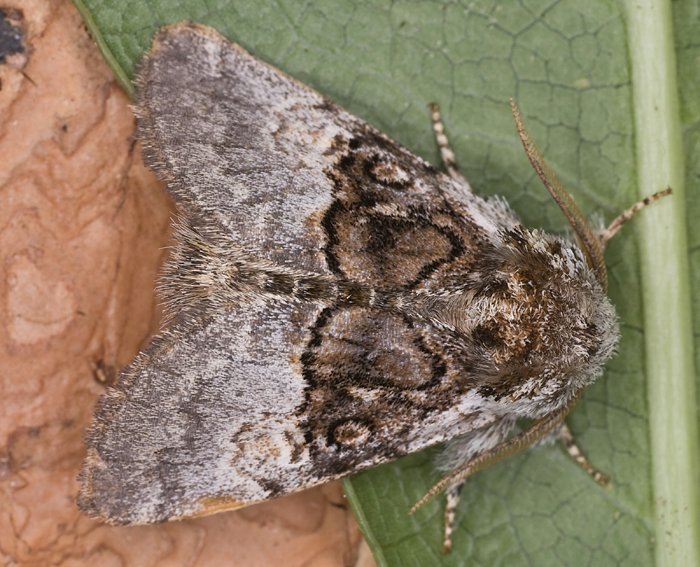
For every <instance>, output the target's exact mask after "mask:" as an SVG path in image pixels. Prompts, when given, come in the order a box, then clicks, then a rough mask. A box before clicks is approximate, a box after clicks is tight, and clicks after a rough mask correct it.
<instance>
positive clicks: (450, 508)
mask: <svg viewBox="0 0 700 567" xmlns="http://www.w3.org/2000/svg"><path fill="white" fill-rule="evenodd" d="M463 486H464V482H460V483H459V484H455V485H454V486H450V487H449V488H448V489H447V490H446V491H445V496H446V500H447V502H446V503H445V520H444V522H443V529H444V531H443V536H442V552H443V553H449V552H450V551H452V532H453V531H454V527H455V518H456V515H457V506H459V499H460V496H461V495H462V487H463Z"/></svg>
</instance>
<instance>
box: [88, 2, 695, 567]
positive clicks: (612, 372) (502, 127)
mask: <svg viewBox="0 0 700 567" xmlns="http://www.w3.org/2000/svg"><path fill="white" fill-rule="evenodd" d="M76 5H77V6H78V8H79V9H80V10H81V12H82V13H83V15H84V17H85V20H86V23H87V24H88V26H89V27H90V30H91V31H92V33H93V35H94V37H95V38H96V40H97V42H98V44H99V45H100V47H101V48H102V50H103V52H104V53H105V56H106V58H107V60H108V61H109V62H110V64H111V65H112V66H113V68H114V70H115V73H116V75H117V77H118V78H119V79H120V80H121V81H122V82H123V83H124V85H125V87H126V88H127V89H130V83H129V80H130V78H131V77H133V73H134V68H135V65H136V63H137V61H138V59H139V58H140V57H141V55H142V54H143V53H144V51H145V50H146V49H147V47H148V45H149V42H150V37H151V35H152V33H153V32H154V31H155V30H156V29H157V28H158V27H159V26H161V25H163V24H166V23H170V22H174V21H178V20H182V19H189V20H195V21H200V22H203V23H207V24H210V25H213V26H215V27H217V28H218V29H219V30H220V31H221V32H223V33H224V34H226V35H227V36H229V37H230V38H232V39H234V40H236V41H238V42H239V43H241V44H242V45H244V46H245V47H246V48H248V49H249V50H250V51H252V52H253V53H255V54H256V55H258V56H260V57H262V58H263V59H265V60H267V61H270V62H272V63H274V64H275V65H277V66H278V67H280V68H282V69H284V70H285V71H287V72H288V73H290V74H291V75H293V76H295V77H297V78H298V79H300V80H302V81H303V82H306V83H308V84H310V85H311V86H313V87H314V88H316V89H318V90H319V91H321V92H322V93H324V94H325V95H327V96H329V97H330V98H332V99H333V100H335V101H337V102H338V103H340V104H341V105H343V106H345V107H346V108H347V109H348V110H350V111H351V112H354V113H355V114H357V115H358V116H361V117H363V118H364V119H366V120H368V121H369V122H371V123H373V124H374V125H376V126H377V127H378V128H380V129H381V130H383V131H385V132H387V133H388V134H390V135H391V136H393V137H394V138H396V139H397V140H399V141H400V142H402V143H403V144H405V145H406V146H408V147H409V148H411V149H412V150H414V151H415V152H417V153H418V154H421V155H423V156H424V157H426V158H428V159H430V160H431V161H432V162H433V163H436V164H437V163H439V156H438V152H437V149H436V147H435V143H434V140H433V136H432V132H431V127H430V123H429V118H428V113H427V110H426V105H427V104H428V103H429V102H431V101H436V102H438V103H439V104H440V105H441V109H442V113H443V118H444V121H445V123H446V127H447V130H448V134H449V135H450V139H451V142H452V145H453V147H454V149H455V151H456V154H457V157H458V160H459V162H460V165H461V167H462V170H463V171H464V173H465V176H466V177H467V178H468V179H469V180H470V182H471V184H472V186H473V187H474V188H475V190H476V191H477V192H479V193H481V194H485V195H491V194H498V195H503V196H505V197H507V198H508V200H509V202H510V203H511V205H512V206H513V207H514V208H515V209H516V210H517V211H518V213H519V214H520V215H521V218H522V220H523V222H524V223H525V224H527V225H529V226H540V227H543V228H546V229H548V230H553V231H560V230H563V229H564V228H565V221H564V219H563V217H562V216H561V214H560V213H559V211H558V209H557V207H556V206H555V205H554V204H553V203H552V202H551V200H550V198H549V197H548V195H547V193H546V191H545V190H544V189H543V188H542V187H541V185H540V184H539V182H538V181H537V179H536V178H535V176H534V174H533V173H532V171H531V169H530V168H529V165H528V163H527V160H526V158H525V156H524V155H523V152H522V150H521V148H520V144H519V142H518V141H517V138H516V135H515V131H514V127H513V124H512V119H511V117H510V113H509V109H508V104H507V99H508V97H509V96H515V98H516V99H517V101H518V103H519V105H520V108H521V110H522V111H523V114H524V118H525V120H526V124H527V125H528V127H529V129H530V132H531V134H532V136H533V138H534V139H535V140H536V141H537V143H538V145H539V147H540V149H541V150H542V152H543V154H544V155H545V156H546V157H547V159H548V160H549V161H550V163H551V164H552V166H553V167H554V169H555V170H556V171H557V173H558V174H559V176H560V177H561V179H562V181H563V182H564V183H565V184H566V185H567V186H568V188H569V189H570V190H571V192H572V193H573V195H574V196H575V198H576V199H577V201H578V202H579V205H580V206H581V208H582V210H583V211H585V212H586V213H596V214H598V215H602V216H603V217H605V219H606V220H607V221H610V220H611V219H612V218H613V217H614V216H615V215H616V214H617V213H618V212H620V211H621V210H622V209H623V208H625V207H626V206H628V205H629V204H631V203H632V202H634V201H636V200H637V199H638V198H639V197H640V196H643V195H646V194H648V193H651V192H653V191H656V190H660V189H663V188H664V187H665V186H666V185H672V186H673V188H674V195H673V197H671V198H670V199H666V200H665V202H661V203H658V204H656V205H654V207H652V208H650V209H648V210H646V211H644V212H643V213H642V214H641V215H640V218H638V219H635V220H634V221H633V223H632V226H631V227H626V228H625V229H624V230H623V231H622V233H621V234H620V235H619V236H617V237H616V238H615V239H614V240H613V241H612V243H611V245H610V247H609V249H608V251H607V254H606V258H607V262H608V266H609V270H610V295H611V298H612V300H613V302H614V303H615V305H616V306H617V309H618V313H619V314H620V319H621V328H622V334H623V338H622V342H621V345H620V352H619V354H618V356H617V357H615V358H614V359H613V360H612V361H611V362H610V364H609V365H608V368H607V371H606V373H605V376H604V377H603V378H601V379H600V380H599V381H598V382H597V383H596V384H595V385H594V386H592V387H591V388H590V389H589V390H588V391H587V392H586V394H585V396H584V400H583V401H582V402H581V403H580V404H579V405H578V407H577V408H576V410H575V411H574V413H573V414H572V416H571V417H570V419H569V424H570V426H571V428H572V429H573V431H574V433H575V434H576V436H577V440H578V442H579V444H580V446H581V447H582V448H583V449H584V451H585V452H586V453H587V454H588V456H589V457H590V458H591V460H592V461H593V462H594V463H595V464H596V465H597V466H599V467H600V468H601V469H603V470H604V471H605V472H607V473H608V474H610V476H611V477H612V484H611V486H610V487H609V488H607V489H602V488H600V487H598V486H597V485H596V484H594V483H593V481H592V480H591V479H590V478H588V477H587V476H586V475H585V473H583V472H582V471H581V470H580V469H579V468H578V467H577V466H576V465H575V464H574V463H573V462H571V460H570V459H569V458H568V456H567V455H566V454H565V453H564V451H562V449H561V448H560V447H558V446H556V445H553V446H552V445H550V446H542V447H536V448H533V449H531V450H529V451H527V452H526V453H524V454H521V455H518V456H516V457H513V458H511V459H508V460H507V461H504V462H501V463H499V464H497V465H495V466H493V467H491V468H490V469H488V470H486V471H483V472H480V473H478V474H476V475H475V476H474V477H473V478H471V479H470V480H469V481H468V483H467V485H466V487H465V490H464V492H463V497H462V505H461V507H460V511H459V526H458V529H457V532H456V533H455V536H454V537H455V549H454V551H453V553H452V554H451V555H450V556H447V557H445V556H443V555H442V554H441V552H440V544H441V529H442V510H443V503H442V502H440V501H439V500H437V501H435V502H432V503H430V504H429V505H427V506H426V507H425V508H423V509H421V510H419V511H418V512H417V513H416V514H415V515H414V516H409V515H408V514H407V511H408V509H409V508H410V507H411V505H412V504H413V503H414V502H415V501H416V500H417V499H418V498H419V497H420V496H421V495H422V494H423V493H424V492H425V491H426V490H427V489H428V488H429V486H430V485H431V484H432V483H433V482H434V481H435V480H436V479H437V478H438V476H439V475H438V473H437V472H436V471H435V470H434V469H433V466H432V461H431V458H432V457H433V456H434V455H435V453H436V450H431V451H428V452H426V453H422V454H418V455H412V456H410V457H408V458H406V459H403V460H401V461H400V462H398V463H393V464H388V465H384V466H381V467H379V468H377V469H374V470H371V471H367V472H365V473H362V474H359V475H357V476H355V477H353V478H352V479H350V480H348V481H347V482H346V489H347V493H348V497H349V499H350V502H351V504H352V507H353V509H354V510H355V512H356V515H357V517H358V520H359V522H360V525H361V527H362V529H363V531H364V533H365V536H366V538H367V540H368V541H369V543H370V545H371V547H372V549H373V551H374V553H375V558H376V560H377V563H378V564H379V565H391V566H393V565H401V566H410V565H421V566H422V565H435V564H438V563H444V564H445V565H467V564H468V565H509V566H515V565H538V566H546V565H589V564H590V565H593V564H595V565H635V566H639V565H652V564H657V565H663V566H672V565H674V566H675V565H698V564H700V551H699V550H698V545H699V542H700V520H699V514H700V511H699V510H700V500H699V498H698V448H699V446H700V444H699V442H698V427H697V425H698V424H697V415H696V413H695V402H696V396H695V381H696V378H695V370H694V363H695V360H694V357H695V356H696V355H695V354H694V351H693V347H694V343H695V339H694V338H693V334H692V332H693V331H692V327H691V325H692V322H691V316H692V315H694V321H695V337H697V336H699V335H700V327H699V325H700V301H698V294H694V295H691V293H692V291H693V287H691V281H695V282H697V281H700V253H699V251H700V228H696V227H695V226H693V223H692V222H691V223H688V224H689V229H688V230H686V218H687V219H691V220H692V219H694V218H698V216H699V215H698V213H700V192H698V189H699V188H700V160H698V159H695V156H697V155H698V148H700V127H699V119H700V98H698V96H697V93H698V92H700V73H699V72H698V71H699V67H700V64H699V61H700V43H699V42H698V40H697V38H698V37H700V18H699V14H700V7H699V5H698V0H677V1H675V2H673V3H672V5H670V4H669V3H665V2H661V1H652V0H620V1H618V2H615V1H612V0H587V2H585V3H583V2H576V1H574V0H558V1H557V0H520V1H517V2H516V1H512V2H498V1H496V0H474V1H470V2H463V3H458V2H437V1H432V2H429V1H419V0H414V1H405V0H395V1H390V0H384V1H382V0H365V1H364V2H357V3H355V2H332V1H330V0H320V1H317V2H303V3H302V2H294V1H293V0H255V1H253V0H236V1H234V0H209V1H206V2H203V1H202V0H180V1H179V2H177V3H176V2H165V1H162V0H161V1H156V0H151V1H144V0H130V1H128V2H124V1H123V0H79V1H78V0H76ZM672 24H673V26H672ZM674 27H675V31H674ZM676 69H677V71H676ZM679 101H680V106H679ZM684 153H685V164H687V165H684ZM693 213H695V214H693ZM689 270H690V271H689ZM691 277H692V279H691ZM694 299H695V301H693V300H694ZM698 362H700V361H698ZM416 427H420V424H416Z"/></svg>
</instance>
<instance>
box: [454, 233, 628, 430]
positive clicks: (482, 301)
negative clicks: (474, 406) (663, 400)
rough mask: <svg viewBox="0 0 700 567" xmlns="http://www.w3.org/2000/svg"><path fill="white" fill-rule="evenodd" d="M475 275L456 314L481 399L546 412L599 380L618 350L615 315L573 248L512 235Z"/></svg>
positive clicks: (541, 236) (536, 236)
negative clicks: (520, 402)
mask: <svg viewBox="0 0 700 567" xmlns="http://www.w3.org/2000/svg"><path fill="white" fill-rule="evenodd" d="M475 272H476V276H475V277H474V280H473V281H472V283H471V284H470V289H469V292H468V294H466V295H465V297H468V298H469V299H468V300H465V302H464V303H463V305H462V306H461V307H462V309H461V310H459V311H458V310H456V309H455V310H454V311H453V313H454V314H457V313H459V315H455V316H457V317H458V318H459V321H458V323H457V325H455V327H457V329H458V331H459V333H460V334H461V335H462V340H463V341H464V344H465V345H466V346H465V348H466V349H468V351H469V354H470V359H471V360H476V361H479V362H478V367H477V368H475V369H474V372H475V375H477V374H478V377H479V378H478V388H479V390H480V393H481V394H482V395H484V396H488V397H491V398H493V399H494V400H496V401H500V400H507V401H508V402H509V403H512V402H513V401H515V400H524V401H526V402H527V403H531V404H532V407H536V408H546V407H550V406H547V404H546V403H543V402H548V401H551V403H552V404H554V403H559V402H565V401H566V400H567V399H569V398H570V396H572V395H574V394H575V393H576V392H577V391H578V390H580V389H581V388H582V387H584V386H586V385H588V384H590V383H591V382H592V381H593V380H594V379H595V378H596V377H597V376H598V375H600V373H601V372H602V369H603V366H604V364H605V362H606V361H607V360H608V359H609V358H610V356H611V355H612V354H613V352H614V350H615V346H616V344H617V340H618V336H619V332H618V323H617V316H616V314H615V310H614V308H613V306H612V304H611V303H610V301H609V299H608V297H607V295H606V293H605V291H604V290H603V287H602V286H601V284H600V281H599V280H598V278H597V276H596V274H595V272H594V270H593V269H592V268H591V267H590V266H589V265H588V263H587V261H586V259H585V257H584V255H583V253H582V252H581V249H580V248H579V247H578V246H577V245H576V244H575V243H573V242H571V241H568V240H566V239H564V238H558V237H554V236H550V235H547V234H546V233H544V232H541V231H537V230H535V231H531V230H527V229H525V228H523V227H522V226H516V227H514V228H509V229H507V230H504V231H502V232H501V234H499V235H498V242H494V243H493V246H492V247H491V248H490V250H488V251H487V253H486V254H484V256H483V258H482V259H481V260H480V261H479V265H478V266H477V268H476V270H475ZM532 417H534V416H532Z"/></svg>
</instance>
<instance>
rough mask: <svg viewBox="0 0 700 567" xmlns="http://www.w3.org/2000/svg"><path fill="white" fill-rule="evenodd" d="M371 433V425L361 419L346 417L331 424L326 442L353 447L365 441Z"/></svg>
mask: <svg viewBox="0 0 700 567" xmlns="http://www.w3.org/2000/svg"><path fill="white" fill-rule="evenodd" d="M371 435H372V427H371V425H370V424H369V423H368V422H366V421H365V420H362V419H346V420H343V421H340V422H339V423H336V424H335V425H333V426H332V427H331V429H330V431H329V432H328V444H329V445H330V444H335V445H340V446H343V447H353V446H357V445H360V444H363V443H366V442H367V441H368V440H369V438H370V437H371Z"/></svg>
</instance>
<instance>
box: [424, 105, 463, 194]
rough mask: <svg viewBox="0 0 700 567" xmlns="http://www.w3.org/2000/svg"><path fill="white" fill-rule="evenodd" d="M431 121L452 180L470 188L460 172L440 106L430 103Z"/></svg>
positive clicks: (441, 154) (443, 160)
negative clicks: (446, 132)
mask: <svg viewBox="0 0 700 567" xmlns="http://www.w3.org/2000/svg"><path fill="white" fill-rule="evenodd" d="M429 108H430V119H431V120H432V121H433V132H434V133H435V141H436V142H437V145H438V148H440V156H441V157H442V163H444V164H445V169H447V173H449V175H450V177H451V178H452V179H456V180H457V181H460V182H461V183H464V184H465V185H466V186H467V187H469V183H467V180H466V179H464V176H463V175H462V174H461V173H460V172H459V167H458V166H457V161H456V160H455V153H454V152H453V151H452V148H451V147H450V141H449V140H448V139H447V135H446V134H445V125H444V124H443V123H442V117H441V116H440V109H439V108H438V105H437V104H435V103H434V102H433V103H430V105H429Z"/></svg>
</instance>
